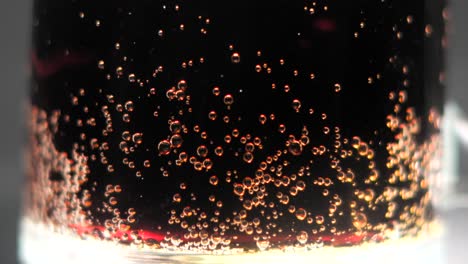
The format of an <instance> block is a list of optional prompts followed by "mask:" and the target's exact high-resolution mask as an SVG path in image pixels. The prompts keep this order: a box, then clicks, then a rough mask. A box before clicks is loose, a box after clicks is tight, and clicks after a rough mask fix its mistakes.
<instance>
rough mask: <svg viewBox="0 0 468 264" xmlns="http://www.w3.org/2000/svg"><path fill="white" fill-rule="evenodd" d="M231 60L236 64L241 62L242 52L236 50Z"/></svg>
mask: <svg viewBox="0 0 468 264" xmlns="http://www.w3.org/2000/svg"><path fill="white" fill-rule="evenodd" d="M231 61H232V63H235V64H238V63H240V54H239V53H237V52H234V53H233V54H232V55H231Z"/></svg>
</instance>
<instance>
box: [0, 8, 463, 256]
mask: <svg viewBox="0 0 468 264" xmlns="http://www.w3.org/2000/svg"><path fill="white" fill-rule="evenodd" d="M434 1H438V0H434ZM31 2H32V1H27V0H14V1H12V0H11V1H5V0H3V1H0V85H1V87H0V91H1V92H0V177H1V179H0V263H2V264H10V263H16V244H17V240H16V232H17V217H18V214H19V208H20V202H19V198H20V195H21V194H20V185H21V182H22V169H21V168H22V164H21V151H22V148H23V141H24V140H23V138H24V135H25V131H24V121H23V120H24V113H23V112H24V111H23V110H24V107H25V104H24V102H25V97H26V87H27V85H28V76H29V69H28V50H29V35H30V34H29V32H30V24H31V21H30V18H31ZM467 12H468V1H466V0H452V1H451V14H452V22H451V25H450V27H449V36H450V48H449V50H448V74H447V84H448V87H449V90H448V93H447V98H448V100H451V101H454V102H456V103H457V104H458V105H459V106H461V107H462V108H463V109H464V111H465V112H466V113H468V103H466V102H468V30H467V28H466V26H467V23H468V18H467V16H466V13H467ZM460 155H461V156H460V161H462V162H461V164H460V165H459V167H460V172H461V173H460V174H461V175H465V174H468V163H465V162H463V161H464V160H465V159H466V158H467V157H468V151H466V150H462V151H461V153H460ZM467 178H468V177H464V178H463V179H461V182H460V184H459V185H460V186H468V184H467V182H468V180H467ZM446 215H447V216H448V217H447V221H448V225H447V227H448V235H447V244H448V245H450V246H447V247H446V249H447V256H448V263H465V262H464V261H463V259H464V258H463V253H464V255H465V256H466V255H468V254H467V253H465V252H464V248H465V246H464V245H466V243H467V242H468V239H467V238H465V236H466V235H467V234H468V227H467V226H466V224H464V221H465V220H464V219H468V218H467V217H468V210H466V209H465V210H463V211H459V212H453V211H452V212H448V213H446Z"/></svg>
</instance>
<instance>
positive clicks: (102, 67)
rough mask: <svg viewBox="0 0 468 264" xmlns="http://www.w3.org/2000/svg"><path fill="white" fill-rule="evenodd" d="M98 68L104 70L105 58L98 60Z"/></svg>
mask: <svg viewBox="0 0 468 264" xmlns="http://www.w3.org/2000/svg"><path fill="white" fill-rule="evenodd" d="M98 68H99V69H101V70H104V61H103V60H100V61H98Z"/></svg>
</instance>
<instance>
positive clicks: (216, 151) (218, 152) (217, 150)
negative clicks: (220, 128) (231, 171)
mask: <svg viewBox="0 0 468 264" xmlns="http://www.w3.org/2000/svg"><path fill="white" fill-rule="evenodd" d="M214 152H215V154H216V155H217V156H220V157H221V156H222V155H223V152H224V151H223V148H222V147H221V146H218V147H216V148H215V150H214Z"/></svg>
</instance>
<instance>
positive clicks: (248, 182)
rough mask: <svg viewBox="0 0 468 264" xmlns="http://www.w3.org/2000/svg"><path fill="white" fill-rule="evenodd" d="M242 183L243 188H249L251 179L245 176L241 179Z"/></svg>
mask: <svg viewBox="0 0 468 264" xmlns="http://www.w3.org/2000/svg"><path fill="white" fill-rule="evenodd" d="M242 184H243V185H244V187H245V188H247V189H248V188H251V187H252V185H253V180H252V178H250V177H248V176H247V177H245V178H244V180H242Z"/></svg>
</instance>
